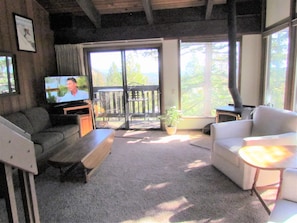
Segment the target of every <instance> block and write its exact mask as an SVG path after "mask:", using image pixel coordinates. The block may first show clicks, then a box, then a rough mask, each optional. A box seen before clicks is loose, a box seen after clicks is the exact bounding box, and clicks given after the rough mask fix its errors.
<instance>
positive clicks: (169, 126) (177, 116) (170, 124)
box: [159, 106, 182, 135]
mask: <svg viewBox="0 0 297 223" xmlns="http://www.w3.org/2000/svg"><path fill="white" fill-rule="evenodd" d="M181 117H182V112H181V111H180V110H178V109H177V108H176V107H175V106H172V107H170V108H168V109H167V110H166V112H165V114H164V115H161V116H159V118H160V119H161V120H162V121H164V123H165V128H166V131H167V134H168V135H174V134H175V133H176V129H177V123H178V122H179V121H180V120H181Z"/></svg>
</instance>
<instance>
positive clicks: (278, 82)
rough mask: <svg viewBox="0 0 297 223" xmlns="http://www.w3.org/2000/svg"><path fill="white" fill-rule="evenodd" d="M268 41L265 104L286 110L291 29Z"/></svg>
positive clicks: (275, 35) (271, 37)
mask: <svg viewBox="0 0 297 223" xmlns="http://www.w3.org/2000/svg"><path fill="white" fill-rule="evenodd" d="M267 41H268V48H267V67H266V91H265V104H268V105H270V106H273V107H276V108H284V97H285V88H286V87H285V83H286V73H287V59H288V43H289V29H288V28H286V29H284V30H281V31H279V32H277V33H274V34H272V35H270V36H269V37H268V38H267Z"/></svg>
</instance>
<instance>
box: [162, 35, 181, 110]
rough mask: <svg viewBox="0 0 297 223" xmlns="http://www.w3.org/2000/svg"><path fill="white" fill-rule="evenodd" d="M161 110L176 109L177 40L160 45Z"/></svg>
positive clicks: (177, 87)
mask: <svg viewBox="0 0 297 223" xmlns="http://www.w3.org/2000/svg"><path fill="white" fill-rule="evenodd" d="M162 60H163V69H162V92H161V93H162V95H161V98H162V108H163V110H165V109H167V108H169V107H171V106H177V107H178V105H179V104H178V102H179V99H178V95H179V46H178V40H164V41H163V44H162Z"/></svg>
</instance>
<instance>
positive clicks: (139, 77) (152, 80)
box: [125, 49, 159, 86]
mask: <svg viewBox="0 0 297 223" xmlns="http://www.w3.org/2000/svg"><path fill="white" fill-rule="evenodd" d="M125 55H126V72H127V83H128V86H129V85H159V60H158V50H157V49H145V50H126V51H125Z"/></svg>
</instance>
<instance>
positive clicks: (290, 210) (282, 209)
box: [268, 200, 297, 223]
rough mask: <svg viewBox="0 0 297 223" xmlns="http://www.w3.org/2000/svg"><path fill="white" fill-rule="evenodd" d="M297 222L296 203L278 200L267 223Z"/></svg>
mask: <svg viewBox="0 0 297 223" xmlns="http://www.w3.org/2000/svg"><path fill="white" fill-rule="evenodd" d="M273 222H274V223H275V222H286V223H296V222H297V203H295V202H292V201H287V200H278V201H277V202H276V204H275V206H274V208H273V210H272V212H271V214H270V216H269V220H268V223H273Z"/></svg>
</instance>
